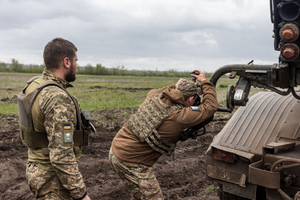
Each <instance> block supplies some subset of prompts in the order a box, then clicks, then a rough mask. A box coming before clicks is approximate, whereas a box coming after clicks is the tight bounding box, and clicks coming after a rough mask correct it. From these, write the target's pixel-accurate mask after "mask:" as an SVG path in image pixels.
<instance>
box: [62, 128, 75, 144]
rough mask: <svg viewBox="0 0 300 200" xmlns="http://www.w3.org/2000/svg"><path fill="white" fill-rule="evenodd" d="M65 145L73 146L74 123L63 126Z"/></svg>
mask: <svg viewBox="0 0 300 200" xmlns="http://www.w3.org/2000/svg"><path fill="white" fill-rule="evenodd" d="M63 143H64V144H72V143H73V125H72V123H64V124H63Z"/></svg>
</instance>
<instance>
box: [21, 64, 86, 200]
mask: <svg viewBox="0 0 300 200" xmlns="http://www.w3.org/2000/svg"><path fill="white" fill-rule="evenodd" d="M40 79H41V80H43V81H45V80H46V81H47V80H48V81H54V82H56V83H58V84H59V85H60V86H62V87H63V88H65V89H66V88H67V87H72V85H71V84H70V83H68V82H67V81H65V80H63V79H61V78H59V77H57V76H55V75H54V74H52V73H51V72H49V71H47V70H44V72H43V74H42V76H41V78H40ZM38 85H39V84H38V83H37V82H36V81H33V82H32V83H31V84H30V85H29V86H28V88H27V89H26V92H25V93H26V94H27V93H30V92H32V91H34V90H35V89H36V87H37V86H38ZM72 98H74V97H72ZM72 98H71V97H70V95H69V94H67V92H66V91H64V90H63V89H61V88H59V87H57V86H47V87H45V88H43V89H42V91H41V92H40V93H39V94H38V96H37V98H36V100H35V101H34V104H33V106H32V109H31V115H32V118H33V126H34V130H35V131H37V132H40V133H41V134H47V139H48V141H49V144H48V148H28V161H27V168H26V177H27V180H28V183H29V186H30V189H31V191H32V192H33V194H34V196H35V197H36V198H38V199H80V198H82V197H84V196H85V194H86V187H85V184H84V182H83V177H82V175H81V173H80V171H79V169H78V160H79V158H80V156H81V147H79V146H74V142H73V132H74V130H75V129H76V125H77V123H78V122H77V117H76V116H77V112H76V107H75V104H74V99H72ZM76 102H77V100H76ZM66 127H67V128H66ZM66 129H68V132H67V134H66Z"/></svg>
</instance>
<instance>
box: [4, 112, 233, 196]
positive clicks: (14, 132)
mask: <svg viewBox="0 0 300 200" xmlns="http://www.w3.org/2000/svg"><path fill="white" fill-rule="evenodd" d="M132 112H134V109H129V108H128V109H125V111H124V109H122V111H120V110H101V111H94V112H91V116H95V117H94V118H95V119H97V120H92V123H93V124H94V125H95V127H96V129H97V133H96V134H95V135H93V136H91V144H90V145H89V146H88V147H86V148H85V149H84V151H83V156H82V158H81V159H80V163H79V167H80V171H81V173H82V174H83V177H84V180H85V183H86V186H87V191H88V194H89V196H90V197H91V199H96V200H97V199H104V200H106V199H112V200H121V199H122V200H123V199H125V200H126V199H130V196H129V194H128V193H127V192H126V190H125V187H124V185H123V183H122V182H121V180H120V179H119V177H118V176H117V175H116V174H115V172H114V171H113V170H112V168H111V166H110V163H109V161H108V152H109V148H110V144H111V141H112V139H113V138H114V136H115V134H116V133H117V131H118V130H119V129H120V128H121V126H122V125H123V124H124V123H125V121H126V120H127V119H128V117H129V114H130V113H132ZM128 113H129V114H128ZM0 120H1V121H0V199H5V200H15V199H27V200H28V199H34V197H33V195H32V194H31V192H30V190H29V187H28V185H27V181H26V176H25V163H26V160H27V148H26V147H25V146H24V145H23V144H22V142H21V141H20V138H19V127H18V116H15V115H0ZM227 120H228V118H226V117H221V116H218V115H217V116H215V118H214V121H212V122H211V123H210V124H208V125H207V126H206V129H207V130H206V134H205V135H202V136H199V137H197V138H196V139H188V140H187V141H185V142H178V143H177V147H176V151H175V154H174V156H172V157H167V156H162V157H161V158H160V159H159V160H158V162H157V163H156V164H155V165H154V166H153V168H154V171H155V174H156V176H157V179H158V181H159V183H160V186H161V188H162V190H163V194H164V196H165V199H175V200H176V199H184V200H190V199H192V200H196V199H197V200H198V199H203V200H204V199H205V200H209V199H212V200H217V199H218V197H217V184H216V183H214V182H212V181H211V180H209V179H208V178H207V176H206V168H205V151H206V150H207V148H208V146H209V144H210V143H211V141H212V139H213V137H214V136H215V135H216V134H217V133H218V132H219V131H220V130H221V129H222V127H223V126H224V125H225V123H226V122H227Z"/></svg>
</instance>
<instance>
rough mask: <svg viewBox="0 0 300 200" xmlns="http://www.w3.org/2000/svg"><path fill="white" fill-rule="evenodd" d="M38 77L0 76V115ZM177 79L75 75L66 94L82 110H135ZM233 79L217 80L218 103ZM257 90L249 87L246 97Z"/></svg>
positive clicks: (14, 110)
mask: <svg viewBox="0 0 300 200" xmlns="http://www.w3.org/2000/svg"><path fill="white" fill-rule="evenodd" d="M36 75H40V74H32V73H4V72H3V73H0V114H16V115H17V114H18V108H17V100H16V99H17V95H18V93H19V92H20V91H21V90H22V89H23V88H24V86H25V84H26V81H27V80H29V79H30V78H31V77H33V76H36ZM178 79H179V78H177V77H135V76H95V75H77V79H76V81H75V82H73V83H72V84H73V85H74V88H68V91H69V92H70V93H71V94H72V95H74V96H75V97H77V99H78V101H79V103H80V107H81V108H82V109H83V110H87V111H93V110H99V109H114V108H125V107H138V106H139V105H140V104H141V103H142V102H143V101H144V99H145V96H146V94H147V93H148V91H149V90H150V89H152V88H160V87H164V86H168V85H170V84H175V83H176V82H177V81H178ZM236 81H237V79H233V80H231V79H229V78H221V79H220V80H219V82H218V84H217V94H218V101H219V103H220V104H221V105H223V106H224V105H225V99H226V93H227V88H228V86H229V85H235V83H236ZM257 91H259V89H255V88H252V89H251V93H250V95H252V94H254V93H256V92H257Z"/></svg>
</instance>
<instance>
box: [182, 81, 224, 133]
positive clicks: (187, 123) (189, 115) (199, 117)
mask: <svg viewBox="0 0 300 200" xmlns="http://www.w3.org/2000/svg"><path fill="white" fill-rule="evenodd" d="M201 89H202V92H203V100H202V104H200V105H199V106H198V107H199V109H192V108H191V107H185V108H183V110H182V111H181V112H179V115H178V117H177V119H178V122H179V123H181V125H182V127H183V128H188V127H192V126H195V125H197V124H199V123H201V122H203V121H205V120H207V119H208V118H210V117H211V116H212V115H213V114H214V113H215V112H216V111H217V109H218V101H217V94H216V89H215V87H214V85H213V84H212V83H211V82H210V81H207V80H202V81H201Z"/></svg>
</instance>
